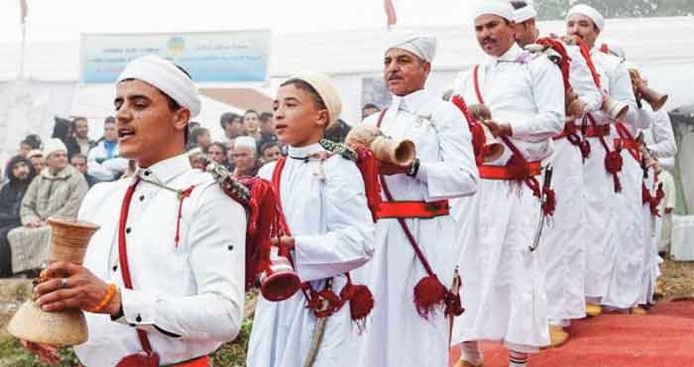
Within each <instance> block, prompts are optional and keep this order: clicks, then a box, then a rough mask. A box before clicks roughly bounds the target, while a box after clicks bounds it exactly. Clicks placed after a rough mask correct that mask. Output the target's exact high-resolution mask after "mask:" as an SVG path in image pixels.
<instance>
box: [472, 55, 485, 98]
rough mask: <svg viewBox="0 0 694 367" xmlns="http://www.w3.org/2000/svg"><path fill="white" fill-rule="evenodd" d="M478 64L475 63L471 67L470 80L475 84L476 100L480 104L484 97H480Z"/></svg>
mask: <svg viewBox="0 0 694 367" xmlns="http://www.w3.org/2000/svg"><path fill="white" fill-rule="evenodd" d="M479 74H480V64H477V65H475V67H474V68H473V69H472V82H473V83H474V84H475V94H476V95H477V100H478V101H479V102H480V104H484V98H482V91H480V78H479Z"/></svg>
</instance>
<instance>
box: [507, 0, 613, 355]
mask: <svg viewBox="0 0 694 367" xmlns="http://www.w3.org/2000/svg"><path fill="white" fill-rule="evenodd" d="M511 5H513V7H514V9H515V11H514V16H515V21H516V28H515V30H516V35H515V37H516V41H517V42H518V44H519V45H520V46H521V47H525V46H528V45H531V44H533V43H535V42H536V41H537V38H538V35H539V30H538V29H537V27H536V23H535V20H536V18H537V11H536V10H535V8H534V6H533V4H532V3H529V2H525V1H524V0H517V1H511ZM556 40H557V41H558V42H561V44H562V45H563V46H564V48H565V50H566V52H567V55H568V56H569V58H570V60H569V63H570V64H569V66H570V67H569V79H568V81H569V84H570V88H571V89H572V90H573V92H575V93H576V94H577V95H578V98H579V102H574V103H580V104H581V108H580V109H579V110H578V111H572V110H569V109H570V108H571V106H567V110H566V114H567V121H566V123H565V127H564V132H562V134H561V135H559V136H556V137H554V149H553V151H552V156H551V157H550V158H549V159H548V163H549V164H551V166H552V168H553V171H554V174H553V180H552V187H553V189H554V192H555V194H556V197H557V207H556V210H555V211H554V215H553V216H552V222H551V224H550V225H549V226H548V227H547V228H545V230H544V232H543V235H544V244H545V245H544V246H542V247H541V248H540V255H541V256H542V263H543V264H544V267H545V289H546V291H547V306H548V313H549V321H550V343H551V346H553V347H556V346H559V345H561V344H563V343H564V342H566V341H567V340H568V338H569V334H568V333H567V332H566V331H565V330H564V329H563V328H564V327H566V326H568V325H569V324H570V320H571V319H581V318H583V317H585V315H586V314H585V285H584V273H585V269H586V246H587V244H586V241H585V225H584V221H585V193H584V180H583V157H582V154H581V148H580V144H583V143H585V142H584V141H583V138H582V137H581V130H580V123H581V118H583V116H584V114H585V113H586V112H594V111H598V110H600V107H601V106H602V93H601V92H600V90H599V89H598V87H597V85H596V84H595V81H594V78H593V74H592V72H591V70H590V67H589V64H588V62H589V61H590V60H589V59H586V57H584V55H582V54H581V49H580V48H579V46H578V45H577V44H575V43H572V44H567V43H566V42H564V40H562V39H561V38H556ZM589 57H590V56H588V58H589ZM566 104H567V105H568V104H569V102H568V101H567V102H566Z"/></svg>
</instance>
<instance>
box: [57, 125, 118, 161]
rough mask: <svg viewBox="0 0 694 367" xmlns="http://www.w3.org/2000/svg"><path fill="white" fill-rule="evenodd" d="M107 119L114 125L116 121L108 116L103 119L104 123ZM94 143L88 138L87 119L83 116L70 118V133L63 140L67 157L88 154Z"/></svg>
mask: <svg viewBox="0 0 694 367" xmlns="http://www.w3.org/2000/svg"><path fill="white" fill-rule="evenodd" d="M109 121H110V122H112V123H113V124H114V125H115V123H116V119H115V118H113V117H112V116H109V117H107V118H106V120H104V125H106V123H107V122H109ZM94 144H95V142H94V140H91V139H89V121H87V119H86V118H84V117H76V118H75V119H74V120H72V135H71V136H69V137H67V139H66V140H65V146H66V147H67V156H68V159H72V156H74V155H75V154H82V155H84V156H87V155H89V150H90V149H91V148H92V146H93V145H94Z"/></svg>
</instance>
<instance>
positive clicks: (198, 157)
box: [0, 104, 379, 277]
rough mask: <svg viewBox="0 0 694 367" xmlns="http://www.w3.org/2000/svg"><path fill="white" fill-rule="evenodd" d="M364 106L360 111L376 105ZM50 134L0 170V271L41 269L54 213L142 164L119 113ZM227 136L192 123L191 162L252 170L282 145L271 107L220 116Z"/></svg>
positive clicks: (28, 141) (64, 213) (72, 213)
mask: <svg viewBox="0 0 694 367" xmlns="http://www.w3.org/2000/svg"><path fill="white" fill-rule="evenodd" d="M378 111H379V109H378V107H377V106H375V105H371V104H367V105H365V106H364V107H363V108H362V117H367V116H368V115H369V114H372V113H376V112H378ZM55 121H56V123H55V126H54V129H53V134H52V137H51V138H50V139H47V140H46V141H45V142H43V141H42V139H41V138H40V137H39V136H38V135H35V134H30V135H28V136H26V137H25V138H24V139H23V140H22V141H21V142H20V144H19V149H18V151H17V155H15V156H13V157H11V158H10V159H9V160H8V161H7V163H6V164H5V166H4V167H2V168H3V170H2V174H0V184H1V185H0V277H12V276H15V277H16V276H25V277H33V276H36V274H37V272H38V269H40V268H41V267H42V266H43V265H44V262H45V259H46V257H47V253H48V246H49V241H50V227H49V226H48V224H47V219H48V218H49V217H51V216H56V217H62V218H76V217H77V211H78V209H79V206H80V203H81V201H82V199H83V198H84V196H85V195H86V193H87V191H88V189H89V188H90V187H92V186H93V185H95V184H97V183H99V182H107V181H113V180H117V179H121V178H124V177H130V176H131V175H133V174H134V173H135V171H136V170H137V167H136V166H135V163H134V161H129V160H127V159H125V158H122V157H121V156H120V153H119V149H118V130H117V127H116V120H115V118H113V117H108V118H106V119H105V120H104V121H103V133H102V135H101V137H100V138H99V139H97V140H96V141H94V140H92V139H90V138H89V136H90V135H89V121H88V120H87V119H86V118H84V117H76V118H74V119H72V120H66V119H61V118H56V119H55ZM219 122H220V125H221V127H222V129H223V131H224V137H223V138H222V139H219V140H214V139H213V138H212V135H211V133H210V130H209V129H207V128H205V127H203V126H201V125H200V123H198V122H195V121H191V122H190V123H189V125H188V145H187V149H188V156H189V158H190V162H191V166H192V167H193V168H198V169H205V166H206V165H207V163H208V162H210V161H213V162H215V163H217V164H220V165H223V166H224V167H226V168H227V169H228V170H229V171H230V172H231V173H232V174H233V175H234V176H255V175H256V174H257V172H258V170H259V169H260V167H262V166H263V165H264V164H266V163H268V162H272V161H275V160H278V159H279V158H281V157H282V156H283V154H284V152H285V149H284V147H283V146H282V145H281V143H280V142H279V139H278V138H277V135H276V134H275V124H274V120H273V115H272V113H270V112H257V111H255V110H247V111H246V112H245V113H244V114H243V115H239V114H236V113H231V112H229V113H224V114H222V116H221V117H220V121H219ZM349 130H350V126H349V125H348V124H347V123H345V122H344V121H342V120H338V123H337V124H335V125H334V126H333V127H331V129H330V130H329V131H326V134H325V137H326V139H329V140H333V141H336V142H343V141H344V139H345V137H346V135H347V133H349Z"/></svg>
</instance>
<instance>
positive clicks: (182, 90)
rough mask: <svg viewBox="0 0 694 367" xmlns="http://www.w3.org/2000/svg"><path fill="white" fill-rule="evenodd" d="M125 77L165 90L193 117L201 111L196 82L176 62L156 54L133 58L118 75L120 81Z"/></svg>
mask: <svg viewBox="0 0 694 367" xmlns="http://www.w3.org/2000/svg"><path fill="white" fill-rule="evenodd" d="M125 79H138V80H142V81H143V82H146V83H147V84H150V85H152V86H153V87H155V88H157V89H159V90H160V91H162V92H164V93H165V94H166V95H168V96H169V97H171V98H172V99H173V100H174V101H176V102H177V103H178V104H179V105H181V106H183V107H186V108H188V109H189V110H190V117H191V118H193V117H195V116H197V115H198V114H199V113H200V96H199V95H198V87H196V86H195V83H193V81H192V80H191V79H190V78H189V77H188V75H186V74H185V73H184V72H183V71H181V70H180V69H179V68H178V67H177V66H176V65H174V63H172V62H171V61H169V60H166V59H163V58H161V57H159V56H156V55H147V56H143V57H138V58H137V59H134V60H131V61H130V62H129V63H128V65H126V66H125V69H124V70H123V72H122V73H121V74H120V76H118V83H120V82H121V81H123V80H125Z"/></svg>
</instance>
